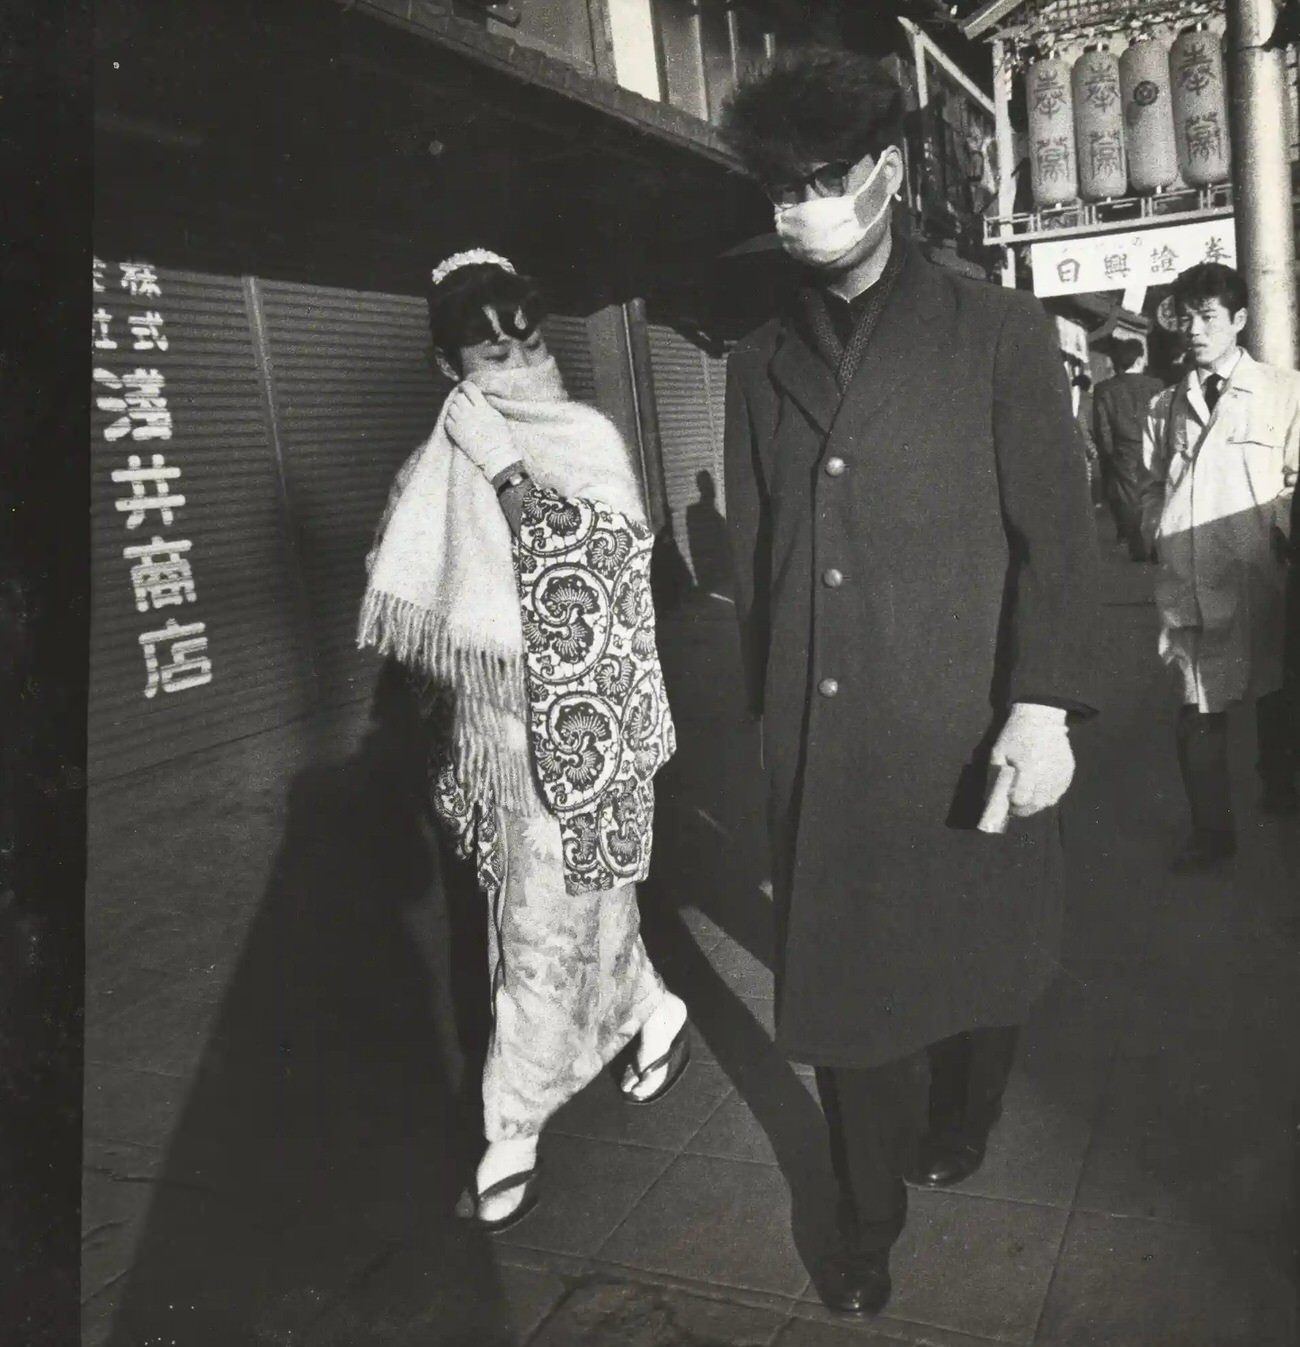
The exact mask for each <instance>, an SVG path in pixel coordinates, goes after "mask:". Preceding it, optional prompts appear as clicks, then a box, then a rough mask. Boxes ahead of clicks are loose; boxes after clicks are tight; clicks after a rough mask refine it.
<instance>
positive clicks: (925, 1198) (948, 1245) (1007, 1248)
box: [804, 1189, 1136, 1347]
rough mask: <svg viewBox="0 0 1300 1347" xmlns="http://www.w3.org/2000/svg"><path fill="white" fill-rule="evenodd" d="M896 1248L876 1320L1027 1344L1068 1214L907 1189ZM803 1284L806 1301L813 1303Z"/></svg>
mask: <svg viewBox="0 0 1300 1347" xmlns="http://www.w3.org/2000/svg"><path fill="white" fill-rule="evenodd" d="M908 1200H909V1210H908V1218H907V1226H906V1227H905V1229H904V1231H903V1235H902V1238H901V1239H900V1240H899V1242H898V1243H897V1244H896V1245H895V1246H894V1251H893V1255H892V1256H891V1259H890V1270H891V1273H892V1275H893V1281H894V1294H893V1298H892V1299H891V1300H890V1302H889V1305H888V1307H887V1309H886V1311H885V1313H884V1314H883V1315H882V1316H881V1317H880V1318H879V1320H878V1321H877V1322H878V1324H879V1327H880V1328H881V1329H882V1330H883V1331H887V1332H892V1331H894V1330H893V1328H892V1321H893V1320H907V1321H910V1322H912V1323H915V1324H922V1325H927V1326H933V1327H935V1328H944V1329H948V1330H951V1331H954V1332H957V1333H965V1334H967V1335H968V1336H970V1337H975V1338H992V1339H993V1340H995V1341H997V1342H1012V1343H1025V1344H1028V1343H1032V1342H1033V1341H1034V1329H1035V1326H1036V1325H1037V1323H1038V1316H1039V1314H1040V1312H1041V1310H1042V1307H1043V1301H1044V1299H1045V1297H1046V1295H1047V1288H1048V1285H1049V1284H1050V1282H1051V1278H1052V1269H1053V1267H1054V1266H1055V1264H1056V1258H1057V1254H1058V1251H1059V1249H1060V1245H1061V1237H1062V1235H1063V1233H1064V1231H1065V1224H1066V1220H1067V1216H1068V1214H1067V1213H1066V1212H1064V1211H1059V1210H1056V1209H1054V1208H1052V1207H1040V1206H1033V1205H1030V1204H1028V1203H1020V1202H1002V1201H997V1200H994V1199H990V1198H982V1197H973V1196H967V1195H965V1194H963V1193H960V1192H933V1191H928V1190H925V1189H920V1190H918V1189H913V1190H911V1192H910V1193H909V1199H908ZM816 1294H817V1293H816V1288H815V1287H809V1289H808V1290H807V1291H806V1292H805V1293H804V1299H805V1300H812V1299H815V1298H816ZM1135 1347H1136V1344H1135Z"/></svg>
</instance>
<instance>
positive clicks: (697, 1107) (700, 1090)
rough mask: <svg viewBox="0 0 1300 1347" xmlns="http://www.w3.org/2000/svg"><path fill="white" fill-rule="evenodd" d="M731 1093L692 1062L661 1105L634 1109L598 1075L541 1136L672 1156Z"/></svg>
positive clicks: (607, 1076)
mask: <svg viewBox="0 0 1300 1347" xmlns="http://www.w3.org/2000/svg"><path fill="white" fill-rule="evenodd" d="M692 1051H693V1049H692ZM731 1089H732V1085H731V1081H730V1079H729V1078H728V1077H727V1075H726V1074H725V1073H724V1072H723V1070H722V1068H721V1067H719V1066H716V1065H715V1064H713V1063H711V1062H700V1061H692V1062H691V1064H690V1065H689V1066H688V1067H687V1068H686V1073H685V1075H683V1076H682V1078H681V1080H680V1081H679V1082H678V1084H677V1085H676V1086H674V1087H673V1089H672V1090H671V1091H670V1092H669V1094H668V1096H667V1097H666V1098H665V1099H663V1100H661V1101H660V1102H659V1103H658V1104H655V1105H653V1106H652V1107H648V1108H637V1107H635V1106H633V1105H629V1104H628V1103H627V1101H626V1100H625V1099H624V1098H623V1095H622V1093H621V1091H620V1090H619V1088H618V1086H617V1084H615V1079H614V1077H613V1075H612V1074H611V1073H610V1072H609V1071H602V1072H601V1073H600V1075H599V1076H597V1077H596V1079H595V1080H593V1081H592V1082H591V1084H590V1085H588V1086H587V1088H586V1089H585V1090H583V1091H582V1092H581V1093H580V1094H578V1095H576V1096H575V1097H574V1098H573V1099H571V1100H569V1102H568V1103H567V1104H565V1106H564V1107H563V1108H562V1109H560V1111H559V1112H558V1113H557V1114H556V1115H555V1117H554V1118H552V1119H551V1121H550V1122H549V1123H548V1124H547V1130H548V1131H551V1132H558V1133H562V1134H564V1135H566V1136H575V1137H593V1138H595V1139H597V1140H600V1141H627V1142H631V1143H633V1144H635V1145H638V1146H650V1147H652V1148H654V1149H656V1150H664V1151H672V1152H673V1154H676V1153H677V1152H678V1151H680V1150H681V1149H682V1147H683V1146H685V1144H686V1143H687V1142H688V1141H689V1140H690V1139H691V1138H692V1137H693V1136H694V1135H695V1134H696V1133H697V1132H698V1131H699V1130H700V1128H701V1127H702V1126H703V1125H704V1123H705V1122H706V1121H707V1120H708V1119H709V1118H710V1117H711V1116H712V1115H713V1113H714V1112H715V1111H716V1109H717V1107H718V1105H719V1104H720V1103H721V1102H722V1101H723V1099H725V1098H726V1096H727V1095H728V1094H730V1093H731Z"/></svg>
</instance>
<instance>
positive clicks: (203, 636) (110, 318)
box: [91, 258, 212, 699]
mask: <svg viewBox="0 0 1300 1347" xmlns="http://www.w3.org/2000/svg"><path fill="white" fill-rule="evenodd" d="M110 271H115V272H116V275H114V276H113V278H112V279H111V280H110ZM91 284H92V289H93V291H94V295H93V304H94V307H93V310H92V314H91V345H92V348H93V356H94V358H93V361H92V365H93V371H94V372H93V381H94V394H95V407H96V408H97V410H98V411H99V412H100V413H102V414H103V415H101V416H97V417H96V418H95V433H96V435H97V436H98V437H99V438H100V439H101V440H102V441H103V442H104V443H106V444H108V445H113V446H118V445H120V447H121V449H122V450H130V449H135V448H137V447H138V450H139V451H138V452H134V453H131V452H126V453H124V454H123V456H122V459H121V461H120V462H118V464H117V466H115V467H113V468H112V469H111V472H110V478H111V480H112V482H113V483H114V484H115V486H116V487H117V488H119V489H120V490H121V491H122V494H120V495H119V496H118V497H117V499H116V500H115V501H114V507H115V509H116V510H117V511H118V513H119V515H121V516H122V523H123V529H124V538H123V547H122V561H123V563H124V565H123V581H124V586H123V597H124V601H125V596H126V593H127V584H129V587H130V592H132V593H133V595H134V601H135V606H136V610H137V611H138V612H140V613H143V614H147V615H150V616H149V617H148V618H147V619H145V620H143V621H142V622H141V624H140V625H141V626H142V627H148V630H142V631H140V632H139V635H138V638H137V639H138V641H139V646H140V654H141V663H142V665H143V674H144V688H143V693H144V696H145V697H146V698H150V699H152V698H154V697H156V696H157V695H158V693H159V692H162V693H164V694H167V693H177V692H184V691H186V690H187V689H190V688H197V687H202V686H204V685H205V684H208V683H211V682H212V661H211V659H210V658H209V655H208V632H207V624H206V623H205V622H201V621H194V620H191V621H181V620H179V618H178V616H177V615H175V614H168V615H167V617H166V620H165V621H164V620H162V618H161V617H160V616H153V615H154V614H159V613H161V611H162V610H165V609H169V608H180V609H182V610H188V609H189V605H191V604H195V603H197V602H198V590H197V587H196V584H195V579H194V570H193V565H192V563H191V560H190V556H189V553H190V550H191V543H190V541H189V539H187V538H183V537H180V536H178V534H179V528H178V526H177V523H176V519H177V515H178V513H179V512H180V511H181V509H182V508H183V507H184V505H185V496H184V495H183V494H182V493H181V491H180V482H181V477H182V475H183V474H182V469H181V467H180V465H179V464H177V463H174V462H169V461H168V455H169V454H170V455H171V456H172V457H173V458H174V457H175V453H174V448H175V446H174V443H173V440H172V431H173V423H172V414H171V408H170V407H169V405H168V400H167V394H166V387H167V376H166V366H167V363H168V351H169V349H170V344H169V341H168V338H167V334H166V324H165V322H164V320H163V315H162V312H161V310H160V307H159V305H160V301H161V300H162V288H161V286H160V284H159V281H158V275H157V272H156V271H155V269H154V268H153V267H152V266H151V265H149V264H148V263H147V262H120V263H118V264H116V266H115V267H114V268H110V265H109V264H108V263H106V262H103V261H101V260H100V259H99V258H95V259H94V265H93V272H92V281H91ZM99 459H100V455H93V456H92V463H95V464H97V463H98V461H99ZM137 540H138V541H137ZM191 612H192V610H190V611H184V612H183V613H182V614H181V615H180V616H182V617H190V616H191Z"/></svg>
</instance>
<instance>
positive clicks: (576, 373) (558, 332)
mask: <svg viewBox="0 0 1300 1347" xmlns="http://www.w3.org/2000/svg"><path fill="white" fill-rule="evenodd" d="M542 335H543V336H544V337H545V338H546V345H547V348H548V349H549V350H550V352H551V354H552V355H553V356H554V357H555V363H556V364H557V365H559V367H560V373H561V374H563V375H564V386H565V388H567V389H568V391H569V396H570V397H571V398H573V400H574V401H575V402H585V403H588V404H589V405H591V406H593V407H594V406H595V405H596V372H595V367H594V364H593V362H592V357H591V336H590V334H589V332H588V330H587V320H586V319H585V318H574V317H571V316H570V315H568V314H562V313H553V314H551V315H550V316H549V317H548V318H547V319H546V321H545V322H543V323H542Z"/></svg>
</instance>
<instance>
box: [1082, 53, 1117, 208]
mask: <svg viewBox="0 0 1300 1347" xmlns="http://www.w3.org/2000/svg"><path fill="white" fill-rule="evenodd" d="M1070 87H1071V91H1072V93H1073V96H1074V138H1075V144H1076V145H1077V147H1078V155H1079V194H1080V195H1081V196H1082V197H1083V199H1084V200H1085V201H1104V200H1105V199H1106V198H1107V197H1112V196H1123V195H1124V192H1125V189H1126V188H1127V187H1128V168H1127V165H1126V162H1125V154H1124V103H1123V96H1122V94H1121V92H1120V85H1119V58H1118V57H1117V56H1115V55H1114V53H1112V52H1111V51H1109V50H1108V49H1107V48H1106V47H1103V46H1097V47H1089V48H1088V49H1087V50H1086V51H1085V52H1084V53H1083V55H1082V56H1080V57H1079V59H1078V60H1077V61H1076V62H1075V63H1074V70H1073V71H1072V72H1071V74H1070Z"/></svg>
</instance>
